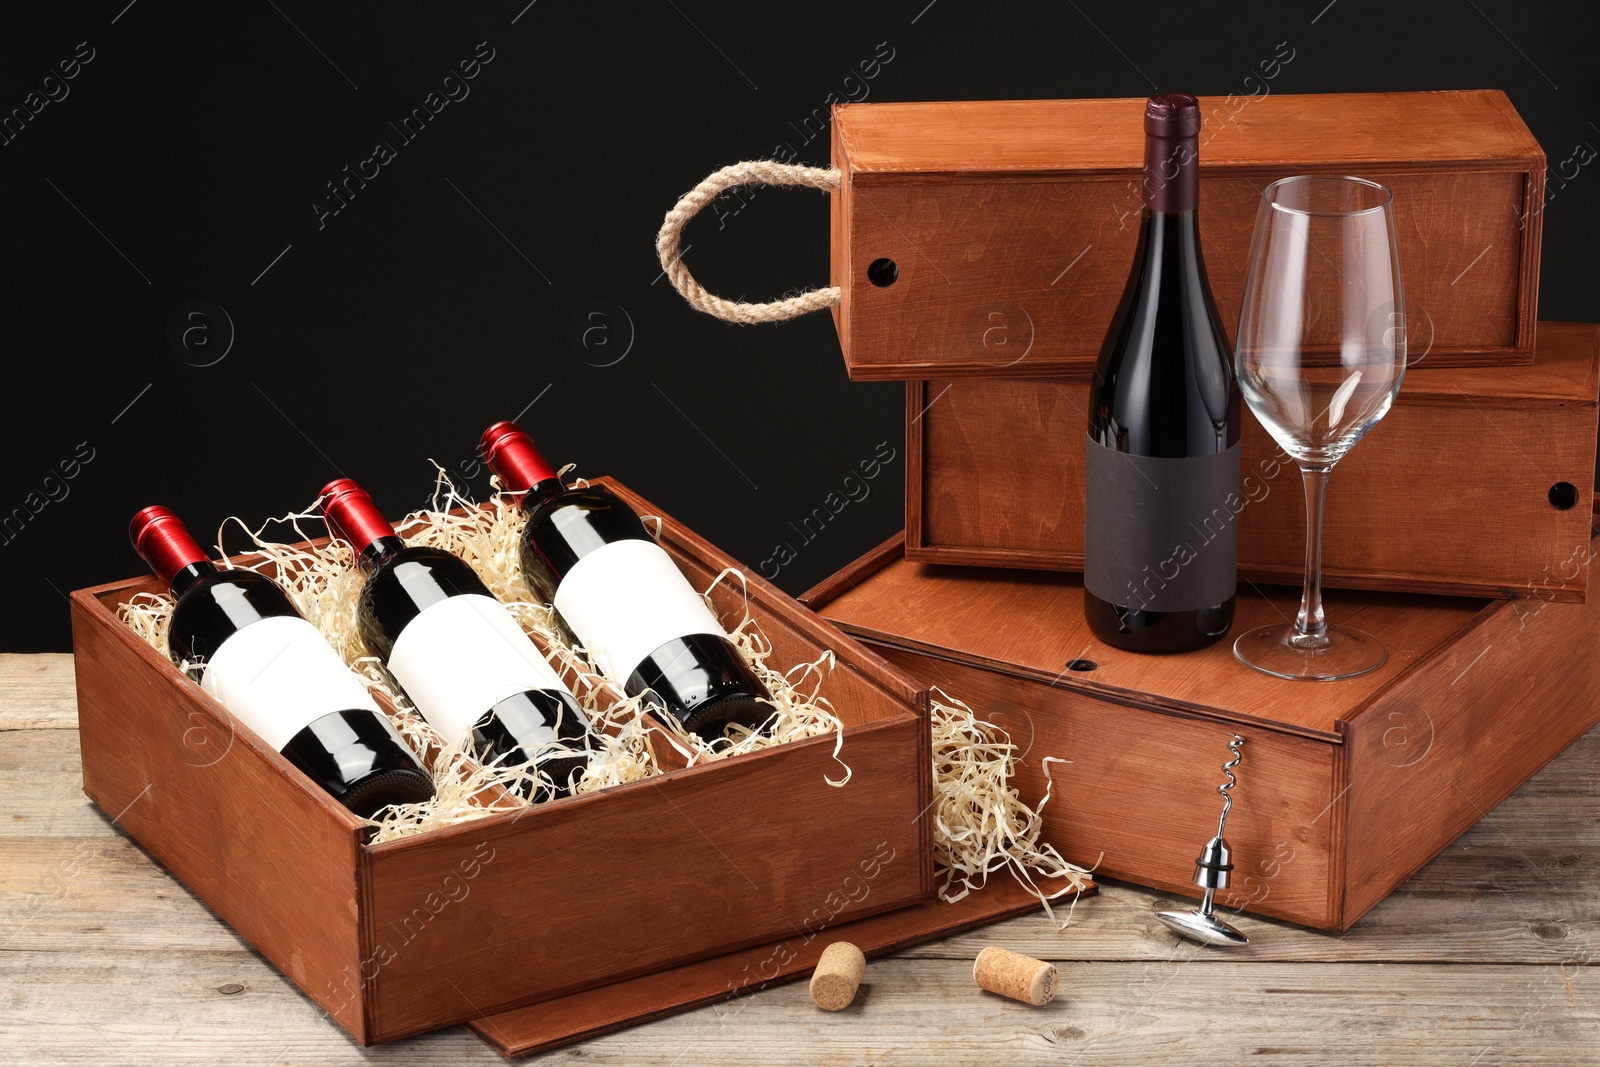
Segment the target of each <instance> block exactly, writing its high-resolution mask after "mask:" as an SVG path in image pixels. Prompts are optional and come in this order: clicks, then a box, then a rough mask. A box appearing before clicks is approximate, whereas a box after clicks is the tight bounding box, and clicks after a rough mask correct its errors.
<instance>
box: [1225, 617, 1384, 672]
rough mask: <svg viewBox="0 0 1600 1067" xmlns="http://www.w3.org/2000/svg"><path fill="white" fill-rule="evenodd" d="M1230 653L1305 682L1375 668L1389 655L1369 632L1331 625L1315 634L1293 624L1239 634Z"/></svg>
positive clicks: (1263, 669) (1248, 663)
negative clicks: (1297, 630)
mask: <svg viewBox="0 0 1600 1067" xmlns="http://www.w3.org/2000/svg"><path fill="white" fill-rule="evenodd" d="M1233 654H1234V656H1235V657H1237V658H1238V660H1239V662H1240V663H1243V664H1244V665H1245V666H1247V667H1254V668H1255V669H1256V670H1258V671H1261V672H1263V673H1264V674H1270V675H1273V676H1274V677H1277V678H1288V679H1290V680H1291V681H1308V682H1333V681H1338V680H1339V679H1340V678H1355V677H1357V676H1358V675H1362V674H1367V673H1369V672H1371V671H1375V670H1377V669H1378V668H1379V667H1381V666H1383V664H1384V661H1385V660H1387V659H1388V658H1389V653H1388V651H1387V650H1385V649H1384V647H1383V645H1382V643H1381V642H1379V641H1378V639H1377V638H1376V637H1373V636H1372V635H1371V634H1369V633H1363V632H1362V631H1360V630H1356V629H1352V628H1350V627H1348V626H1331V625H1330V626H1329V627H1328V628H1327V630H1326V631H1325V632H1324V633H1322V634H1320V635H1318V636H1316V637H1305V636H1301V635H1299V634H1297V633H1295V629H1294V626H1293V625H1292V624H1291V625H1288V626H1284V625H1278V626H1262V627H1260V628H1258V629H1255V630H1249V631H1246V632H1245V633H1242V634H1240V635H1239V639H1238V640H1237V641H1235V642H1234V643H1233Z"/></svg>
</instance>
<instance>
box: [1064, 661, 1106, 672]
mask: <svg viewBox="0 0 1600 1067" xmlns="http://www.w3.org/2000/svg"><path fill="white" fill-rule="evenodd" d="M1098 666H1100V664H1098V663H1096V662H1095V661H1094V660H1092V659H1075V660H1071V661H1069V662H1068V663H1067V670H1069V671H1092V670H1094V669H1095V668H1096V667H1098Z"/></svg>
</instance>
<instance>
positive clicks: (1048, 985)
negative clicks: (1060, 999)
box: [972, 945, 1056, 1006]
mask: <svg viewBox="0 0 1600 1067" xmlns="http://www.w3.org/2000/svg"><path fill="white" fill-rule="evenodd" d="M972 978H973V980H974V981H976V982H977V983H978V986H979V988H982V989H987V990H988V991H989V992H991V993H999V994H1000V995H1001V996H1003V997H1010V998H1011V999H1012V1000H1020V1001H1022V1003H1024V1004H1033V1005H1036V1006H1037V1005H1040V1004H1048V1003H1050V1001H1052V1000H1053V999H1055V995H1056V967H1055V964H1053V963H1046V962H1044V961H1043V960H1036V959H1034V958H1033V957H1032V956H1023V955H1020V954H1018V953H1015V952H1011V951H1009V950H1008V949H1003V948H998V947H996V946H994V945H990V946H989V947H988V948H986V949H984V950H983V951H982V952H980V953H978V958H977V960H976V961H975V962H974V963H973V965H972Z"/></svg>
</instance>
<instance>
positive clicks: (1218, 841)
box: [1156, 734, 1250, 945]
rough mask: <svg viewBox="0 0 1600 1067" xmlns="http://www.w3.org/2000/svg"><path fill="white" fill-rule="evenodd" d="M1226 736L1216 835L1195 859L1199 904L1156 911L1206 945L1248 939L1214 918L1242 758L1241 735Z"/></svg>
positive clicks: (1224, 879) (1229, 862)
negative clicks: (1189, 908)
mask: <svg viewBox="0 0 1600 1067" xmlns="http://www.w3.org/2000/svg"><path fill="white" fill-rule="evenodd" d="M1228 738H1229V740H1228V751H1229V752H1230V753H1232V755H1233V758H1232V759H1230V760H1229V761H1228V762H1227V763H1224V764H1223V765H1222V773H1223V774H1225V775H1227V776H1228V780H1227V781H1226V782H1224V783H1223V784H1221V785H1219V786H1217V794H1218V795H1219V796H1221V797H1222V814H1221V815H1219V816H1218V817H1217V836H1215V837H1213V838H1212V839H1211V840H1210V841H1207V842H1206V844H1205V847H1204V848H1202V849H1201V850H1200V855H1199V856H1198V857H1197V858H1196V859H1195V861H1194V884H1195V885H1197V886H1199V887H1200V888H1201V889H1202V890H1204V893H1203V894H1202V895H1201V897H1200V907H1199V908H1197V909H1195V910H1193V911H1161V912H1157V913H1156V915H1157V917H1158V918H1159V919H1160V920H1161V921H1162V922H1164V923H1166V924H1167V925H1168V926H1170V927H1171V928H1172V929H1174V930H1176V931H1177V932H1178V933H1180V934H1182V935H1183V936H1184V937H1190V938H1194V939H1195V940H1196V941H1204V942H1205V943H1206V944H1209V945H1248V944H1249V943H1250V939H1249V938H1248V937H1246V936H1244V935H1243V934H1241V933H1240V932H1239V931H1238V930H1235V929H1234V928H1233V927H1232V926H1230V925H1229V924H1227V923H1225V922H1223V921H1222V920H1221V919H1219V918H1217V917H1216V914H1215V911H1214V901H1215V899H1216V895H1217V890H1219V889H1226V888H1228V875H1229V872H1230V871H1232V870H1233V854H1232V852H1231V851H1230V850H1229V848H1228V841H1227V839H1226V838H1225V837H1223V830H1224V829H1225V828H1226V827H1227V824H1228V812H1230V811H1232V810H1233V795H1232V794H1233V789H1234V787H1235V786H1237V785H1238V784H1239V779H1238V778H1237V777H1235V776H1234V773H1233V769H1234V768H1235V767H1237V766H1239V763H1240V761H1241V760H1243V759H1244V752H1243V751H1242V750H1243V747H1244V738H1243V737H1240V736H1239V735H1238V734H1229V735H1228Z"/></svg>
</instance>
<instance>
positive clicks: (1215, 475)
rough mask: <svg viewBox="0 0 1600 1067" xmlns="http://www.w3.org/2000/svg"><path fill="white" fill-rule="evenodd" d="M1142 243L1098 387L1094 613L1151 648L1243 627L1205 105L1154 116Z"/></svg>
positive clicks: (1090, 585) (1104, 631)
mask: <svg viewBox="0 0 1600 1067" xmlns="http://www.w3.org/2000/svg"><path fill="white" fill-rule="evenodd" d="M1144 131H1145V153H1144V181H1143V199H1144V210H1143V212H1142V213H1141V222H1140V227H1139V243H1138V247H1137V250H1136V251H1135V252H1134V257H1133V270H1132V272H1131V274H1130V275H1129V277H1128V284H1127V287H1126V288H1125V289H1124V290H1123V293H1122V302H1121V303H1120V304H1119V305H1118V307H1117V312H1116V316H1115V317H1114V318H1113V319H1112V321H1111V326H1110V329H1109V330H1107V332H1106V339H1105V343H1104V345H1103V346H1102V347H1101V349H1100V359H1099V362H1098V363H1097V364H1096V366H1095V372H1094V381H1093V384H1092V385H1091V387H1090V395H1089V450H1088V457H1087V460H1086V463H1085V467H1086V470H1085V494H1084V513H1085V536H1084V546H1083V590H1084V614H1085V615H1086V616H1087V618H1088V622H1089V628H1090V629H1091V630H1092V631H1093V632H1094V634H1095V636H1096V637H1098V638H1100V640H1102V641H1104V642H1106V643H1107V644H1110V645H1114V646H1116V647H1118V648H1126V649H1131V650H1133V651H1137V652H1181V651H1185V650H1188V649H1195V648H1202V647H1204V646H1206V645H1209V644H1211V643H1212V642H1214V641H1216V640H1217V639H1218V638H1220V637H1222V635H1223V634H1225V633H1227V632H1228V627H1229V626H1231V625H1232V623H1233V604H1234V593H1235V583H1236V578H1237V573H1236V572H1237V560H1238V543H1239V527H1238V521H1237V519H1238V513H1239V511H1240V510H1241V509H1242V507H1243V502H1242V501H1241V500H1240V499H1239V427H1240V422H1239V412H1240V408H1239V389H1238V386H1237V384H1236V383H1235V381H1234V377H1233V368H1232V363H1231V361H1230V359H1229V357H1228V346H1227V341H1226V339H1225V337H1224V335H1223V332H1222V328H1221V326H1220V325H1219V323H1218V320H1217V309H1216V303H1215V301H1214V300H1213V299H1212V297H1211V287H1210V285H1209V284H1208V283H1207V282H1206V268H1205V263H1204V261H1203V260H1202V258H1201V255H1200V233H1199V228H1198V222H1197V219H1196V215H1197V210H1196V209H1197V206H1198V201H1199V190H1200V159H1199V152H1198V148H1197V142H1198V134H1199V132H1200V106H1199V102H1198V101H1197V100H1196V99H1195V98H1194V97H1192V96H1189V95H1187V94H1184V93H1161V94H1159V95H1157V96H1152V97H1151V98H1150V99H1149V101H1148V102H1147V104H1146V105H1145V112H1144Z"/></svg>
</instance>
